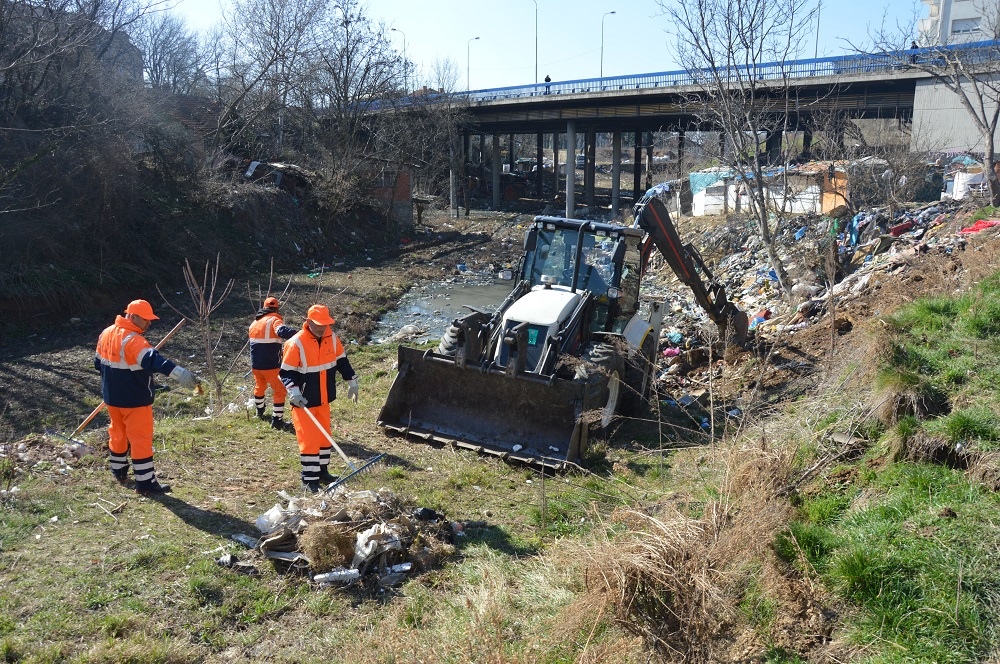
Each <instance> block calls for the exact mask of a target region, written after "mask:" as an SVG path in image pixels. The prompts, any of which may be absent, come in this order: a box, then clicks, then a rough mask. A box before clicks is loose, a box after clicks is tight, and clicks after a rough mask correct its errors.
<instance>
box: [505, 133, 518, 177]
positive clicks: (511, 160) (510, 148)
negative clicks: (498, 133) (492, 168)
mask: <svg viewBox="0 0 1000 664" xmlns="http://www.w3.org/2000/svg"><path fill="white" fill-rule="evenodd" d="M507 163H508V164H509V165H510V172H511V173H513V172H514V166H515V165H516V164H517V150H516V149H514V134H508V135H507Z"/></svg>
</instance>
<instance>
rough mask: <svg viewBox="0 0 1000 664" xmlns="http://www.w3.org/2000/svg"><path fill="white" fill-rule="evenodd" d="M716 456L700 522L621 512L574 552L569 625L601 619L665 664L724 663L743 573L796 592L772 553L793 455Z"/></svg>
mask: <svg viewBox="0 0 1000 664" xmlns="http://www.w3.org/2000/svg"><path fill="white" fill-rule="evenodd" d="M720 454H723V455H724V456H725V457H726V464H725V470H724V476H723V481H722V484H721V486H720V491H719V497H718V498H717V499H715V500H712V501H710V502H708V503H707V504H706V505H705V507H704V510H703V511H702V513H701V514H700V515H699V516H689V515H687V514H684V513H683V512H682V511H680V510H679V509H678V508H677V507H675V506H674V505H671V504H660V505H658V506H656V508H655V509H651V510H646V511H641V510H638V509H625V510H620V511H618V512H616V513H615V514H614V515H613V516H612V518H611V519H610V520H609V522H608V523H607V524H606V527H605V528H604V529H603V530H600V531H599V534H598V535H597V538H596V541H595V542H592V543H590V545H589V546H581V547H580V550H579V556H580V559H581V560H583V561H585V563H584V564H585V568H586V569H585V581H586V591H585V592H584V593H583V594H582V595H581V597H580V599H579V600H578V601H577V603H576V605H575V606H574V607H573V609H572V610H570V611H568V613H567V615H568V616H570V617H572V616H581V615H582V616H591V620H595V618H594V617H598V618H596V620H600V618H599V617H600V616H606V617H607V618H608V619H610V620H612V621H613V622H614V623H616V624H618V625H620V626H621V627H622V628H624V629H625V630H626V631H628V632H629V633H632V634H635V635H636V636H638V637H640V638H641V639H642V640H643V641H644V642H645V643H646V645H647V646H648V647H649V648H650V649H651V650H653V651H654V652H656V653H657V655H658V656H659V657H660V658H661V659H663V660H664V661H682V660H683V661H693V662H709V661H723V660H727V659H730V656H731V652H730V651H731V648H732V647H733V646H734V645H735V644H736V642H737V640H738V637H739V636H740V635H741V633H743V632H744V631H746V630H747V629H749V626H748V625H747V624H746V620H745V618H744V617H743V614H742V613H741V610H740V603H741V601H742V600H743V599H744V594H745V591H746V575H747V570H748V569H750V568H753V567H755V566H756V567H758V568H759V567H760V565H761V562H762V561H765V562H767V565H768V567H769V568H770V569H772V570H774V572H775V573H777V574H778V578H779V579H782V580H783V584H782V585H787V583H789V582H790V583H791V584H792V585H793V586H796V587H797V586H800V585H801V582H800V580H798V579H797V578H795V574H794V573H793V572H791V571H790V570H787V569H784V568H783V566H781V565H777V564H775V561H774V555H773V553H772V551H771V543H772V542H773V541H774V537H775V535H776V534H777V533H778V532H779V531H780V530H781V529H782V528H784V527H785V524H786V523H787V521H788V519H789V518H790V515H791V507H790V506H789V505H788V503H787V502H786V501H784V500H783V499H781V498H780V497H779V496H778V492H779V490H780V489H781V488H782V487H785V486H786V485H787V484H788V482H789V479H790V477H791V472H792V467H793V466H792V462H793V455H791V454H790V453H789V452H788V451H786V450H783V449H761V448H759V447H755V448H744V447H738V446H734V447H731V448H728V449H724V450H720ZM803 592H805V591H804V590H803V591H800V592H798V593H791V595H797V596H801V595H802V593H803ZM785 595H789V593H785ZM776 601H779V602H781V601H782V598H781V597H780V596H779V597H777V598H776ZM796 601H799V600H796ZM758 645H759V644H758Z"/></svg>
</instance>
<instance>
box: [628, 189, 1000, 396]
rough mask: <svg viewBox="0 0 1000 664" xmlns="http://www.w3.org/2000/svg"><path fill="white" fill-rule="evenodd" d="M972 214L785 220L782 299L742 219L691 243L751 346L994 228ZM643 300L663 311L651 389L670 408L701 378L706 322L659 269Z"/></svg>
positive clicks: (843, 323) (936, 206) (876, 213)
mask: <svg viewBox="0 0 1000 664" xmlns="http://www.w3.org/2000/svg"><path fill="white" fill-rule="evenodd" d="M974 211H975V206H974V205H969V204H962V203H960V202H953V201H940V202H935V203H932V204H928V205H923V206H920V207H915V208H912V209H903V210H898V211H893V212H892V213H891V214H890V212H889V210H887V209H885V208H871V209H865V210H862V211H860V212H858V213H857V214H855V215H853V216H851V215H849V214H846V215H842V216H841V217H840V218H837V217H830V216H819V215H815V214H808V215H800V216H797V217H792V218H790V219H788V220H785V221H783V222H782V224H781V225H780V226H779V227H778V229H777V231H776V233H775V237H776V245H777V248H778V252H779V255H780V257H781V259H782V262H783V263H784V265H785V267H786V270H787V272H788V274H789V276H790V278H791V281H792V285H791V293H790V296H789V297H787V298H783V297H782V294H781V291H780V286H779V284H778V279H777V275H776V274H775V272H774V270H773V269H772V267H771V263H770V260H769V258H768V256H767V252H766V251H765V249H764V245H763V243H762V241H761V240H760V238H759V236H758V234H757V232H756V226H755V225H754V224H753V222H752V221H749V220H740V219H735V220H734V219H730V220H727V221H726V222H725V223H723V224H720V225H718V226H715V227H714V228H711V229H708V230H705V231H703V232H701V234H700V237H699V236H694V237H692V240H693V242H692V243H693V244H694V245H695V246H697V247H699V248H700V250H701V252H702V255H703V256H704V257H705V258H706V259H707V262H708V263H709V264H710V265H712V270H713V272H714V274H715V276H716V278H717V279H718V280H719V281H720V282H721V283H722V284H723V285H724V286H725V289H726V294H727V296H728V297H729V298H730V299H732V300H733V301H735V302H736V304H737V305H738V306H739V307H740V308H741V309H742V310H743V311H745V312H746V313H747V315H748V317H749V319H750V328H751V329H752V330H754V332H755V334H756V336H757V338H758V339H761V340H765V341H774V340H776V339H777V338H778V336H779V335H789V334H792V335H794V334H795V333H797V332H798V331H800V330H806V329H808V328H809V327H811V326H813V325H815V324H816V323H818V322H819V321H820V320H821V319H824V318H827V322H829V321H828V317H827V314H828V308H829V303H830V300H831V295H832V296H833V298H834V299H835V301H836V302H837V307H838V310H840V309H841V308H842V307H844V306H845V305H846V304H849V303H850V302H851V301H852V300H854V299H855V298H858V297H861V296H863V295H864V294H865V293H866V292H867V291H868V289H869V288H870V287H871V286H872V285H873V284H874V283H875V281H876V279H875V276H876V275H878V274H880V273H881V274H891V275H898V274H900V273H902V272H904V271H905V270H907V269H908V268H909V267H910V265H912V264H913V263H914V261H919V260H920V258H921V257H922V256H925V255H928V254H932V253H940V254H943V255H950V254H951V253H952V252H955V251H962V250H964V249H965V247H966V245H967V243H968V237H969V235H972V234H975V233H982V232H993V233H996V232H997V230H1000V228H997V227H998V226H1000V220H991V219H985V220H979V221H976V222H975V223H973V222H972V220H971V218H972V216H973V213H974ZM834 247H835V251H836V256H837V259H836V269H837V275H836V278H837V281H836V283H835V284H834V285H833V286H832V288H831V287H830V286H829V283H828V276H827V271H828V265H829V255H830V253H831V249H832V248H834ZM643 295H644V297H649V298H651V299H660V300H665V301H666V303H667V310H666V311H667V313H666V316H665V325H664V328H663V330H662V332H661V339H660V348H661V357H660V358H658V364H657V372H656V376H657V377H658V381H659V387H660V389H661V391H662V392H663V393H666V394H672V395H674V398H672V399H668V401H670V402H674V403H677V402H679V400H680V399H683V398H685V397H689V396H691V395H697V393H699V392H700V391H702V390H704V388H706V387H707V381H708V379H709V378H711V376H709V375H708V373H707V371H708V370H707V368H706V366H705V365H706V363H707V362H708V361H709V358H710V355H709V352H708V348H709V345H710V344H711V342H712V341H713V340H712V338H711V337H712V335H713V334H714V333H715V326H714V324H713V323H712V322H711V321H710V320H709V319H708V316H707V314H706V313H705V312H704V310H702V309H701V307H699V306H698V304H697V303H696V302H695V301H694V298H693V296H692V294H691V291H690V289H688V288H687V287H686V286H684V285H683V284H682V283H681V282H680V281H679V280H678V279H677V278H676V277H675V275H674V274H673V272H672V271H671V270H670V268H669V267H668V266H666V265H656V264H654V265H653V269H652V270H650V272H649V273H648V275H647V277H646V280H645V281H644V283H643ZM835 325H836V327H837V329H838V330H839V331H841V332H842V333H846V332H847V331H849V330H850V329H851V325H852V324H851V321H850V319H849V318H847V317H846V316H844V317H841V316H840V314H838V320H836V321H835ZM716 359H719V358H716ZM699 381H700V382H699ZM701 382H704V383H705V385H702V384H700V383H701Z"/></svg>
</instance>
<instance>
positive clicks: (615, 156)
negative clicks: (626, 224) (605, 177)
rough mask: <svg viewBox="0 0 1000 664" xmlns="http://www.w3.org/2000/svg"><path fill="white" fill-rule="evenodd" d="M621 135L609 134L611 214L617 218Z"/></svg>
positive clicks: (619, 190) (619, 195)
mask: <svg viewBox="0 0 1000 664" xmlns="http://www.w3.org/2000/svg"><path fill="white" fill-rule="evenodd" d="M621 176H622V133H621V132H620V131H619V130H617V129H616V130H614V131H613V132H611V214H612V215H613V216H614V217H615V218H616V219H617V218H618V204H619V202H620V199H621V193H622V183H621Z"/></svg>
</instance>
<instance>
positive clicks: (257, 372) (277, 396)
mask: <svg viewBox="0 0 1000 664" xmlns="http://www.w3.org/2000/svg"><path fill="white" fill-rule="evenodd" d="M279 371H280V369H277V368H275V369H254V370H253V380H254V388H253V395H254V397H256V398H257V399H260V398H261V397H263V396H264V393H265V392H267V386H268V385H270V386H271V389H272V390H274V403H285V395H286V394H287V393H288V390H287V389H285V384H284V383H282V382H281V379H280V378H278V372H279Z"/></svg>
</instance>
